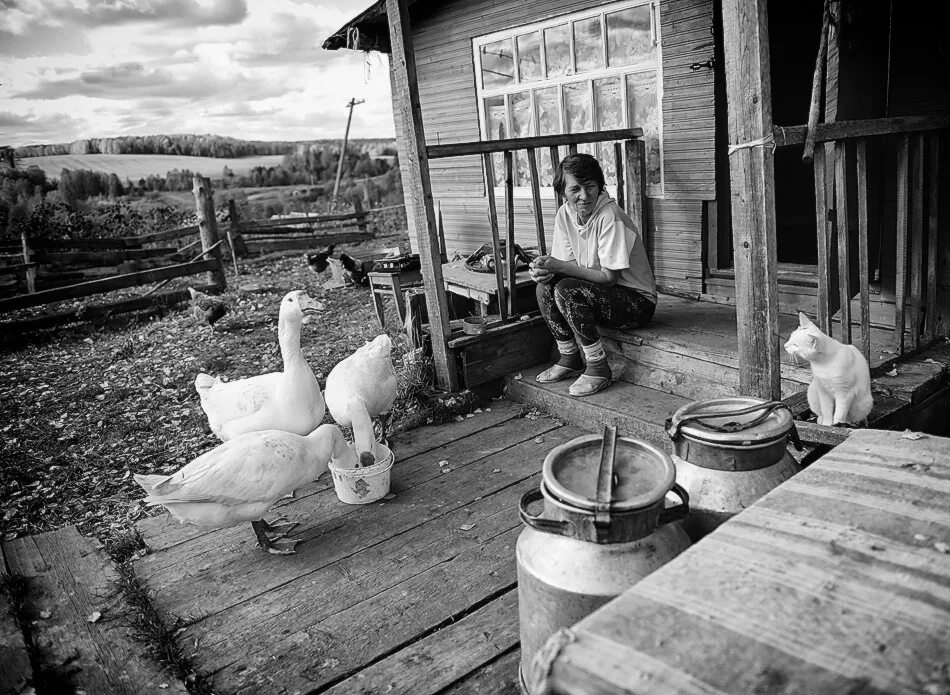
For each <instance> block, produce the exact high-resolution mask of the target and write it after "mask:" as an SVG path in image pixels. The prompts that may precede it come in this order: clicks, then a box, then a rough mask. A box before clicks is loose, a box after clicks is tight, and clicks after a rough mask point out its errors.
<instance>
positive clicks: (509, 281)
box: [495, 150, 518, 318]
mask: <svg viewBox="0 0 950 695" xmlns="http://www.w3.org/2000/svg"><path fill="white" fill-rule="evenodd" d="M505 222H506V225H505V245H506V246H507V247H508V248H507V250H506V251H505V255H506V257H507V258H506V259H505V261H506V263H507V265H504V266H502V267H501V268H495V272H496V273H500V272H502V269H505V284H506V285H507V286H508V316H517V315H518V308H517V301H516V300H515V294H516V292H515V269H516V268H517V265H518V259H517V258H515V162H514V155H513V153H512V151H511V150H505ZM503 300H504V296H503V295H499V296H498V303H499V304H501V302H502V301H503ZM502 318H504V317H502Z"/></svg>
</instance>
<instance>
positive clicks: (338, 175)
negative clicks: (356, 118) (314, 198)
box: [330, 99, 366, 208]
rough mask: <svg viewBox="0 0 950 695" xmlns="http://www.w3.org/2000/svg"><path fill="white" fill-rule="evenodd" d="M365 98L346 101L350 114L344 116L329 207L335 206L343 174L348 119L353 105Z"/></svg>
mask: <svg viewBox="0 0 950 695" xmlns="http://www.w3.org/2000/svg"><path fill="white" fill-rule="evenodd" d="M364 101H366V100H365V99H359V100H357V99H350V100H349V102H347V104H346V107H347V108H348V109H349V110H350V114H349V115H348V116H347V117H346V131H345V132H344V133H343V148H342V149H341V150H340V161H339V163H338V164H337V167H336V183H335V184H333V198H332V199H331V203H330V204H331V207H334V208H335V207H336V196H337V194H338V193H339V192H340V178H341V177H342V176H343V158H344V157H345V156H346V141H347V139H349V137H350V121H352V120H353V107H354V106H356V105H357V104H362V103H363V102H364Z"/></svg>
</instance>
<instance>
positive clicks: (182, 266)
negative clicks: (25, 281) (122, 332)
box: [0, 260, 216, 313]
mask: <svg viewBox="0 0 950 695" xmlns="http://www.w3.org/2000/svg"><path fill="white" fill-rule="evenodd" d="M215 265H216V263H215V261H209V260H202V261H195V262H193V263H179V264H177V265H169V266H165V267H164V268H155V269H154V270H143V271H141V272H138V273H127V274H125V275H115V276H113V277H109V278H103V279H102V280H89V281H88V282H81V283H78V284H76V285H67V286H66V287H57V288H55V289H52V290H41V291H39V292H34V293H33V294H21V295H17V296H16V297H8V298H6V299H0V313H3V312H6V311H14V310H16V309H26V308H28V307H31V306H41V305H43V304H51V303H52V302H63V301H66V300H67V299H78V298H79V297H88V296H89V295H91V294H100V293H102V292H111V291H112V290H120V289H123V288H125V287H138V286H141V285H150V284H152V283H153V282H159V281H161V280H167V279H168V278H178V277H185V276H187V275H194V274H196V273H201V272H206V271H210V270H212V269H213V268H214V266H215Z"/></svg>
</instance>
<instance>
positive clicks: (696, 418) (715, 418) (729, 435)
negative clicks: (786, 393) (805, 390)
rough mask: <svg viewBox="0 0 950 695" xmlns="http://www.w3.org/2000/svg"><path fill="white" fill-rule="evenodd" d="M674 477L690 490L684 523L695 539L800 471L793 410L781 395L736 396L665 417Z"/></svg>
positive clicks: (696, 404) (710, 401)
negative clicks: (794, 450) (772, 398)
mask: <svg viewBox="0 0 950 695" xmlns="http://www.w3.org/2000/svg"><path fill="white" fill-rule="evenodd" d="M666 431H667V434H669V436H670V439H672V440H673V463H674V464H675V465H676V482H677V483H678V484H680V485H682V486H683V487H684V488H685V489H686V491H687V492H688V493H689V507H690V514H689V518H687V519H685V520H684V522H683V526H684V527H685V528H686V531H687V533H689V536H690V538H691V539H692V541H693V542H696V541H698V540H699V539H700V538H702V537H703V536H705V535H706V534H707V533H709V532H710V531H712V530H713V529H715V528H716V527H717V526H719V525H720V524H721V523H722V522H724V521H726V520H727V519H729V518H730V517H732V516H734V515H735V514H738V513H739V512H741V511H742V510H743V509H745V508H746V507H748V506H749V505H750V504H752V503H753V502H755V501H756V500H757V499H759V498H760V497H761V496H762V495H764V494H765V493H766V492H768V491H769V490H771V489H772V488H773V487H775V486H776V485H778V484H779V483H781V482H782V481H784V480H786V479H788V478H790V477H791V476H793V475H794V474H795V473H797V472H798V471H799V466H798V463H797V462H796V461H795V459H794V458H793V457H792V455H791V454H790V453H789V452H788V449H787V446H786V444H787V440H788V439H789V438H791V439H792V441H793V442H794V443H795V445H796V446H797V447H798V448H799V449H800V448H801V443H800V441H799V439H798V431H797V430H796V429H795V423H794V422H793V421H792V414H791V412H790V411H789V409H788V407H787V406H786V405H785V404H784V403H782V402H781V401H765V400H762V399H759V398H747V397H735V398H717V399H713V400H707V401H696V402H694V403H690V404H689V405H685V406H683V407H682V408H680V409H679V410H677V411H676V413H674V415H673V417H672V418H670V419H669V420H668V421H667V423H666Z"/></svg>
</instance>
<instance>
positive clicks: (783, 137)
mask: <svg viewBox="0 0 950 695" xmlns="http://www.w3.org/2000/svg"><path fill="white" fill-rule="evenodd" d="M948 133H950V116H935V117H929V116H925V117H912V118H911V117H908V118H885V119H873V120H866V121H844V122H840V123H828V124H821V125H819V126H818V127H817V128H816V138H815V139H816V140H817V141H818V142H824V143H828V144H829V145H830V147H829V148H828V150H829V152H828V153H826V151H825V148H824V147H816V148H815V150H814V159H813V167H814V182H815V220H816V228H817V237H818V297H817V299H818V326H819V328H821V330H822V331H824V332H826V333H827V334H829V335H831V332H832V323H833V320H832V319H833V317H834V314H835V307H837V312H838V316H839V318H840V336H839V337H840V340H841V341H842V342H844V343H851V342H852V334H853V324H857V326H859V330H860V333H861V341H860V349H861V351H862V352H863V353H864V356H865V358H867V359H868V361H869V362H870V351H871V293H870V286H871V271H872V269H873V268H874V267H877V266H876V261H875V259H872V258H870V257H869V256H870V248H869V240H870V237H871V234H870V230H871V228H872V226H873V225H872V219H871V215H870V209H871V206H870V203H871V202H873V201H869V194H868V190H869V178H870V176H871V174H869V171H870V166H869V163H870V159H871V158H870V157H869V155H868V151H869V148H871V147H875V148H877V149H878V150H879V151H884V152H888V150H887V149H886V145H887V144H888V142H890V143H891V147H893V150H894V155H895V166H894V178H893V185H894V186H895V189H893V194H894V201H895V204H894V211H893V222H894V229H895V238H894V242H893V246H888V247H885V246H884V242H885V240H884V236H883V235H881V237H880V238H879V239H878V245H879V246H881V248H880V250H879V253H878V256H879V257H881V258H888V259H889V258H893V259H894V310H893V311H894V313H893V317H894V323H893V346H894V350H895V352H896V353H897V354H904V352H905V351H906V350H907V348H908V347H910V348H911V349H914V348H917V347H919V346H920V345H921V343H922V341H925V340H930V339H932V338H933V337H934V335H935V331H936V325H937V324H936V321H937V260H938V259H937V251H938V249H937V236H938V224H937V222H938V212H939V210H938V198H939V190H940V185H941V182H940V175H939V174H940V140H941V137H945V136H946V135H947V134H948ZM773 135H774V136H775V140H776V144H778V145H779V146H783V145H787V144H798V143H800V142H804V138H803V137H802V133H801V128H800V127H796V128H785V129H781V128H776V129H774V130H773ZM829 159H830V161H829ZM879 166H881V165H880V164H879ZM878 175H879V176H880V173H878ZM826 179H831V180H833V189H832V190H833V195H832V196H830V197H829V195H828V193H829V187H828V186H827V185H826ZM852 195H853V199H852ZM877 212H878V218H879V219H878V220H877V227H878V228H880V229H883V228H884V227H885V225H884V223H883V220H884V219H886V218H887V217H888V215H886V214H885V209H884V205H883V204H879V205H878V206H877ZM925 218H926V224H925V223H924V220H925ZM835 256H837V263H835V262H834V258H835ZM854 269H856V274H857V277H856V278H854V277H853V274H852V271H853V270H854ZM878 270H879V271H880V270H882V268H880V267H878ZM835 286H837V293H835V291H834V288H835ZM855 296H857V298H858V317H856V320H855V318H853V317H852V307H851V301H852V299H853V298H854V297H855Z"/></svg>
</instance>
